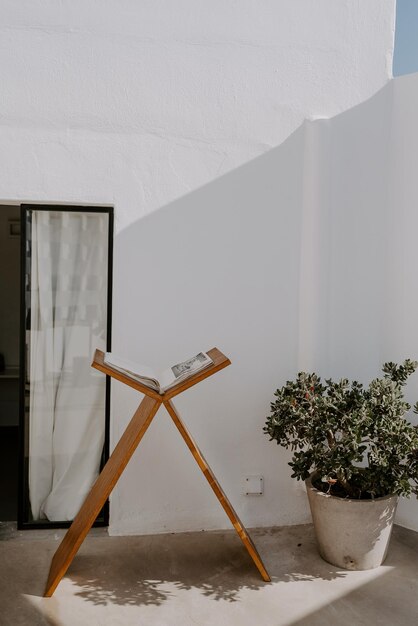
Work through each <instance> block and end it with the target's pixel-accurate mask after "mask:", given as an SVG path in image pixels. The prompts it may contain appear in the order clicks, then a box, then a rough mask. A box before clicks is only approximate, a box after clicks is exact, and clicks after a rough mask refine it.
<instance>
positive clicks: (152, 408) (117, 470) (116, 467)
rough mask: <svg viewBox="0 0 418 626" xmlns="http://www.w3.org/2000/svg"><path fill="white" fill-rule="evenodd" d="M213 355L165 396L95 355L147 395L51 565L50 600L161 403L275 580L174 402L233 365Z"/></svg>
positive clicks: (97, 361) (251, 550)
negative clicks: (184, 393)
mask: <svg viewBox="0 0 418 626" xmlns="http://www.w3.org/2000/svg"><path fill="white" fill-rule="evenodd" d="M208 354H209V356H210V357H211V358H212V360H213V362H214V363H213V365H211V366H210V367H208V368H206V369H205V370H203V371H201V372H198V373H197V374H194V375H193V376H191V377H190V378H188V379H187V380H185V381H183V382H180V383H178V384H177V385H176V386H175V387H172V388H171V389H169V390H168V391H167V392H166V393H164V394H159V393H157V392H156V391H153V390H152V389H149V388H148V387H146V386H145V385H142V384H141V383H139V382H136V381H135V380H133V379H131V378H129V377H127V376H124V375H123V374H121V373H120V372H117V371H116V370H114V369H112V368H111V367H109V366H107V365H105V364H104V361H103V359H104V354H103V352H101V351H100V350H96V354H95V356H94V361H93V363H92V367H95V368H96V369H98V370H100V371H101V372H104V373H105V374H107V375H108V376H111V377H112V378H116V379H117V380H119V381H121V382H122V383H125V385H129V386H130V387H133V388H134V389H136V390H137V391H140V392H141V393H143V394H144V395H145V397H144V399H143V400H142V402H141V404H140V405H139V407H138V408H137V410H136V412H135V413H134V415H133V417H132V419H131V421H130V422H129V424H128V426H127V428H126V430H125V432H124V433H123V435H122V437H121V438H120V440H119V443H118V444H117V446H116V447H115V449H114V451H113V453H112V455H111V456H110V458H109V460H108V461H107V463H106V465H105V466H104V468H103V470H102V472H101V473H100V475H99V477H98V478H97V480H96V482H95V483H94V485H93V487H92V488H91V491H90V493H89V495H88V496H87V498H86V500H85V501H84V504H83V506H82V507H81V509H80V511H79V512H78V514H77V515H76V517H75V518H74V521H73V523H72V524H71V526H70V528H69V529H68V531H67V534H66V535H65V537H64V539H63V540H62V542H61V544H60V545H59V546H58V549H57V551H56V552H55V554H54V557H53V559H52V562H51V568H50V570H49V576H48V582H47V584H46V588H45V593H44V596H45V597H50V596H52V594H53V593H54V591H55V589H56V588H57V585H58V584H59V582H60V580H61V578H62V577H63V576H64V574H65V573H66V571H67V569H68V567H69V566H70V564H71V562H72V560H73V558H74V557H75V555H76V553H77V551H78V549H79V547H80V546H81V544H82V543H83V541H84V539H85V538H86V536H87V533H88V532H89V530H90V528H91V527H92V525H93V523H94V520H95V519H96V517H97V515H98V514H99V512H100V510H101V508H102V507H103V505H104V503H105V502H106V500H107V498H108V497H109V495H110V493H111V491H112V489H113V487H114V486H115V485H116V483H117V481H118V479H119V477H120V475H121V474H122V472H123V470H124V469H125V467H126V465H127V463H128V461H129V459H130V458H131V456H132V454H133V453H134V451H135V449H136V447H137V446H138V444H139V442H140V441H141V439H142V437H143V436H144V434H145V432H146V430H147V428H148V426H149V425H150V424H151V422H152V420H153V418H154V416H155V414H156V413H157V411H158V409H159V408H160V406H161V404H164V406H165V408H166V409H167V411H168V413H169V415H170V417H171V418H172V420H173V422H174V424H175V425H176V427H177V428H178V430H179V432H180V434H181V436H182V437H183V439H184V441H185V442H186V444H187V446H188V448H189V450H190V452H191V453H192V454H193V456H194V458H195V459H196V461H197V464H198V465H199V467H200V469H201V470H202V472H203V474H204V475H205V478H206V480H207V481H208V483H209V484H210V486H211V487H212V489H213V491H214V492H215V495H216V497H217V498H218V500H219V502H220V503H221V505H222V506H223V508H224V510H225V512H226V514H227V515H228V517H229V519H230V520H231V522H232V525H233V526H234V528H235V530H236V531H237V533H238V535H239V537H240V539H241V541H242V542H243V544H244V546H245V547H246V548H247V550H248V553H249V555H250V556H251V558H252V560H253V561H254V563H255V565H256V567H257V568H258V570H259V572H260V574H261V576H262V578H263V580H265V581H270V576H269V574H268V572H267V570H266V568H265V567H264V564H263V561H262V560H261V558H260V555H259V554H258V552H257V549H256V547H255V546H254V544H253V542H252V540H251V538H250V536H249V535H248V532H247V531H246V529H245V527H244V526H243V524H242V523H241V522H240V520H239V518H238V515H237V514H236V513H235V511H234V509H233V508H232V506H231V503H230V502H229V500H228V498H227V497H226V495H225V494H224V492H223V491H222V488H221V486H220V484H219V483H218V481H217V480H216V478H215V476H214V474H213V472H212V470H211V469H210V467H209V465H208V464H207V463H206V461H205V459H204V457H203V455H202V453H201V452H200V450H199V448H198V447H197V445H196V443H195V442H194V440H193V438H192V436H191V435H190V433H189V431H188V430H187V428H186V426H185V425H184V423H183V421H182V420H181V418H180V416H179V414H178V413H177V411H176V409H175V408H174V405H173V403H172V402H171V398H173V397H174V396H177V395H178V394H179V393H181V392H182V391H185V390H186V389H188V388H189V387H192V386H193V385H195V384H196V383H199V382H200V381H201V380H204V379H205V378H207V377H208V376H212V374H215V372H218V371H219V370H221V369H223V368H224V367H226V366H227V365H230V363H231V362H230V360H229V359H228V358H227V357H226V356H224V355H223V354H222V352H220V351H219V350H218V349H217V348H213V349H212V350H209V352H208Z"/></svg>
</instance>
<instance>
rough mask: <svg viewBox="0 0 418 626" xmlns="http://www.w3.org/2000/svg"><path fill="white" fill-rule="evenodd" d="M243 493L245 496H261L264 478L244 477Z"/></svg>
mask: <svg viewBox="0 0 418 626" xmlns="http://www.w3.org/2000/svg"><path fill="white" fill-rule="evenodd" d="M244 493H245V495H246V496H262V495H263V493H264V478H263V477H262V476H245V480H244Z"/></svg>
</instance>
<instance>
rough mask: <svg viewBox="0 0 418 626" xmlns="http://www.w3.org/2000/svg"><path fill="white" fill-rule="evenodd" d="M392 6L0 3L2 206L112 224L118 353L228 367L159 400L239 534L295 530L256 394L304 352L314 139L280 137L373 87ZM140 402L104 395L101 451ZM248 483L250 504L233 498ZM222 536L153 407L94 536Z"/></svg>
mask: <svg viewBox="0 0 418 626" xmlns="http://www.w3.org/2000/svg"><path fill="white" fill-rule="evenodd" d="M394 5H395V2H394V0H385V1H383V0H369V1H368V2H367V3H365V2H357V1H356V2H353V1H351V0H340V1H338V2H336V1H335V0H299V1H298V2H294V1H293V0H280V1H278V0H265V1H264V2H263V3H259V2H254V1H250V0H243V1H240V2H234V1H232V0H231V1H228V2H225V1H222V2H221V1H220V0H215V1H212V2H210V3H209V2H204V1H203V0H200V1H196V0H178V1H177V2H176V3H173V2H170V1H169V0H165V1H158V0H154V1H152V2H151V1H150V2H141V3H137V2H134V0H131V1H128V0H125V1H123V2H120V1H116V0H113V1H107V2H99V1H98V0H96V1H83V2H82V1H81V0H78V1H72V2H69V1H68V2H61V3H59V4H57V3H55V2H52V1H51V2H45V1H42V2H40V1H39V2H36V1H35V2H34V1H32V2H28V1H26V2H20V3H12V2H4V3H3V5H2V9H3V11H2V21H1V26H0V33H1V38H0V59H1V60H0V63H1V66H2V101H1V107H0V166H1V170H0V171H1V172H2V176H1V179H0V198H1V199H2V200H3V201H4V202H5V203H11V202H12V203H13V202H19V201H32V202H37V201H39V202H63V203H83V204H86V203H92V204H113V205H114V206H115V214H116V238H115V266H114V285H115V295H114V325H113V337H114V342H113V343H114V349H115V350H117V351H118V352H121V353H123V354H125V355H126V356H127V357H130V358H133V359H136V360H140V361H149V362H150V363H151V364H156V365H157V364H160V365H161V364H162V365H165V364H168V363H170V362H171V361H172V360H176V359H179V358H182V357H183V356H184V357H186V356H189V355H190V354H193V353H194V352H195V351H196V350H200V349H202V348H203V349H206V348H210V347H211V346H212V345H217V346H218V347H219V348H221V349H222V350H223V351H224V352H225V353H226V354H228V355H229V356H230V357H231V359H232V361H233V365H232V366H231V367H229V368H228V369H227V370H225V371H224V372H222V373H220V374H218V375H217V376H216V377H213V379H211V380H210V381H209V380H208V381H207V382H205V383H203V384H202V385H200V386H199V387H197V388H195V389H193V390H190V391H189V392H188V393H187V394H185V395H184V397H182V398H181V399H180V398H179V400H178V403H177V404H178V407H179V408H180V409H181V410H182V413H183V414H184V418H185V420H186V422H187V423H188V424H189V425H190V428H191V430H192V432H193V433H194V435H195V436H196V439H197V441H198V442H199V443H200V445H201V447H202V449H203V451H204V453H205V455H206V457H207V459H208V461H209V463H210V464H211V465H212V466H213V469H214V472H215V474H216V475H217V476H218V478H219V480H220V482H221V484H222V485H223V487H224V488H225V491H226V493H227V494H228V495H229V497H230V499H231V501H232V503H233V504H234V506H235V507H236V509H237V511H238V513H239V514H240V515H241V517H242V519H243V521H244V522H245V523H246V524H248V525H250V526H251V525H264V524H266V525H267V524H286V523H297V522H302V521H306V520H307V508H306V503H305V498H304V496H303V491H302V489H300V488H299V486H298V485H297V484H295V483H294V482H293V481H292V480H291V479H290V472H289V468H288V467H287V465H286V462H287V457H286V455H285V454H284V453H283V452H282V451H280V450H278V449H276V448H275V447H274V446H273V444H270V443H269V442H268V441H267V439H266V438H265V437H264V436H263V434H262V432H261V428H262V425H263V423H264V416H265V415H266V413H267V412H268V409H269V402H270V399H271V398H272V392H273V391H274V389H275V388H276V387H277V385H279V384H281V383H282V382H283V380H284V379H285V378H286V377H289V376H293V375H294V372H295V369H296V368H297V367H298V366H299V365H300V364H301V363H302V362H303V361H304V360H306V359H308V357H309V358H311V357H312V355H313V356H315V355H314V353H313V352H312V351H313V350H314V347H315V339H314V338H313V334H312V333H313V331H314V329H315V328H316V326H315V324H316V321H315V320H313V321H312V319H311V318H310V317H309V315H306V311H307V310H308V309H307V308H306V306H308V305H309V302H311V301H312V302H314V301H315V298H316V295H315V293H314V292H312V291H310V287H309V285H310V282H309V278H308V276H309V271H311V272H313V273H314V275H315V271H314V270H315V267H320V264H321V262H322V261H321V259H322V257H321V256H318V252H317V246H316V239H315V237H314V238H312V232H313V231H312V228H316V226H315V225H316V223H317V222H316V221H315V219H313V218H312V211H314V210H315V211H320V210H321V207H320V201H319V198H320V196H319V195H318V193H319V192H320V191H321V190H320V189H317V191H318V193H316V192H314V187H313V185H315V180H318V178H317V168H319V167H320V166H319V164H318V159H317V158H316V150H317V146H316V141H317V139H316V132H317V131H316V128H317V127H316V126H315V125H312V124H310V125H308V126H309V129H307V128H306V126H305V127H303V128H301V129H299V130H296V129H297V128H298V127H299V126H300V124H301V123H302V122H303V120H304V119H305V118H311V117H316V116H325V117H327V116H334V115H336V114H338V113H340V112H342V111H344V110H347V109H350V108H351V107H353V106H354V105H356V104H358V103H360V102H362V101H364V100H365V99H367V98H368V97H370V96H371V95H373V94H374V93H375V92H377V91H378V90H379V89H380V88H381V87H382V86H383V85H384V84H385V83H387V82H388V80H389V78H390V76H391V59H392V52H393V29H394ZM320 125H321V124H319V126H320ZM312 126H314V127H315V128H312V129H311V127H312ZM319 126H318V128H319ZM295 130H296V132H294V134H293V135H291V133H292V132H293V131H295ZM290 135H291V136H290ZM286 138H288V139H287V140H286V141H284V140H285V139H286ZM283 141H284V143H282V142H283ZM275 146H279V147H278V148H276V149H272V148H274V147H275ZM255 157H258V158H255ZM238 166H242V167H238ZM321 193H322V192H321ZM315 202H316V203H317V204H316V205H315ZM161 207H165V208H161ZM156 209H160V210H158V211H156ZM313 215H315V213H314V214H313ZM321 215H322V213H321ZM321 219H322V218H321ZM317 234H318V233H317ZM312 242H313V243H312ZM202 251H204V257H203V260H201V254H202ZM301 303H302V304H304V306H303V307H302V306H301ZM305 305H306V306H305ZM299 312H301V313H300V314H299ZM307 346H309V349H308V347H307ZM309 355H310V356H309ZM137 401H138V398H137V397H136V395H135V394H134V393H131V392H130V391H127V390H124V389H122V388H120V386H118V385H114V388H113V401H112V428H113V440H114V441H116V440H117V438H118V436H119V435H120V434H121V432H122V430H123V428H124V426H125V425H126V423H127V420H128V419H129V417H130V414H131V413H132V411H133V409H134V408H135V405H136V403H137ZM256 473H261V474H263V475H264V477H265V495H264V496H263V497H260V498H248V497H245V496H243V495H242V481H243V478H244V476H245V475H247V474H256ZM299 496H300V497H299ZM228 525H229V522H228V520H227V518H226V516H225V515H224V513H223V511H222V510H221V509H220V508H219V506H218V504H217V502H216V500H215V499H214V497H213V496H212V494H211V493H210V490H209V489H208V488H207V487H206V485H205V484H204V479H203V478H202V477H201V476H200V475H199V471H198V468H197V466H195V464H194V461H193V459H192V457H191V456H190V454H189V452H188V451H187V449H186V448H185V446H184V444H183V443H182V441H181V440H180V438H179V437H178V435H177V433H176V432H175V431H174V428H173V427H172V426H171V424H170V422H169V419H168V418H167V417H166V416H164V414H163V411H161V414H159V415H158V416H157V418H156V420H155V423H153V425H152V428H151V429H150V431H149V433H147V435H146V437H145V439H144V441H143V442H142V443H141V453H138V454H137V455H136V456H135V457H134V458H133V459H132V461H131V463H130V465H129V466H128V468H127V470H126V472H125V474H124V475H123V477H122V478H121V481H120V484H119V486H118V487H117V489H116V490H115V492H114V496H113V498H112V506H111V527H110V531H111V532H113V533H115V534H117V533H126V532H133V533H136V532H158V531H163V530H189V529H199V528H219V527H227V526H228Z"/></svg>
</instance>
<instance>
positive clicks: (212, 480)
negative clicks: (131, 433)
mask: <svg viewBox="0 0 418 626" xmlns="http://www.w3.org/2000/svg"><path fill="white" fill-rule="evenodd" d="M164 406H165V408H166V409H167V411H168V413H169V414H170V417H171V418H172V420H173V422H174V424H175V425H176V426H177V428H178V430H179V431H180V434H181V436H182V437H183V439H184V441H185V442H186V444H187V446H188V448H189V450H190V452H191V453H192V454H193V456H194V458H195V459H196V461H197V464H198V465H199V467H200V469H201V470H202V472H203V474H204V476H205V478H206V480H207V481H208V483H209V485H210V486H211V487H212V489H213V491H214V492H215V495H216V497H217V498H218V500H219V502H220V503H221V505H222V507H223V508H224V510H225V513H226V514H227V515H228V517H229V519H230V520H231V522H232V525H233V526H234V528H235V530H236V531H237V533H238V535H239V537H240V539H241V541H242V543H243V544H244V546H245V547H246V549H247V550H248V554H249V555H250V557H251V558H252V560H253V561H254V564H255V566H256V567H257V569H258V571H259V572H260V574H261V577H262V579H263V580H265V581H266V582H269V581H270V580H271V578H270V576H269V574H268V572H267V570H266V568H265V567H264V563H263V561H262V560H261V557H260V555H259V554H258V552H257V548H256V547H255V545H254V544H253V542H252V540H251V537H250V536H249V534H248V532H247V530H246V529H245V527H244V526H243V524H242V523H241V521H240V519H239V517H238V515H237V514H236V512H235V511H234V509H233V508H232V505H231V503H230V502H229V500H228V498H227V497H226V495H225V493H224V492H223V490H222V487H221V486H220V484H219V483H218V481H217V480H216V477H215V475H214V474H213V472H212V470H211V469H210V467H209V465H208V464H207V462H206V460H205V458H204V456H203V454H202V453H201V451H200V450H199V448H198V446H197V445H196V443H195V441H194V440H193V438H192V436H191V435H190V433H189V431H188V430H187V428H186V426H185V425H184V423H183V421H182V420H181V418H180V415H179V414H178V413H177V411H176V409H175V407H174V405H173V403H172V402H171V400H166V401H164Z"/></svg>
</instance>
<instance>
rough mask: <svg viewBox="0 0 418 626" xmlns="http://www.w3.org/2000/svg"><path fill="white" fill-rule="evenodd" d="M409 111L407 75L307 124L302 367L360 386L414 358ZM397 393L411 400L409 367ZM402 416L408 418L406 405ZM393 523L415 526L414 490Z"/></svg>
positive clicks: (416, 193)
mask: <svg viewBox="0 0 418 626" xmlns="http://www.w3.org/2000/svg"><path fill="white" fill-rule="evenodd" d="M417 110H418V74H413V75H410V76H405V77H402V78H396V79H394V80H392V81H391V82H390V83H389V84H388V85H387V86H385V87H384V88H383V89H382V90H381V91H380V92H379V93H377V94H376V95H375V96H374V97H372V98H371V99H370V100H368V101H367V102H365V103H363V104H361V105H359V106H357V107H354V108H353V109H351V110H350V111H347V112H345V113H343V114H341V115H339V116H337V117H335V118H334V119H330V120H323V121H318V122H315V123H314V124H311V126H313V127H314V128H311V129H310V135H311V136H313V142H314V148H313V152H314V154H315V155H316V159H317V166H316V171H315V174H316V176H315V188H314V189H313V194H312V198H313V201H312V211H313V212H315V211H316V214H317V215H318V216H319V223H320V227H319V228H317V232H316V234H315V232H314V231H312V232H313V236H314V243H312V250H313V252H311V257H310V258H311V259H313V265H314V267H315V271H314V272H312V271H311V272H310V273H305V276H307V277H309V278H310V279H311V282H310V285H309V287H310V291H308V294H311V295H310V297H309V300H307V298H306V296H305V300H307V303H309V307H310V308H309V311H313V312H314V314H313V316H311V317H310V319H309V322H307V323H305V324H304V325H301V332H303V333H304V338H305V340H304V342H303V346H304V352H303V355H302V358H301V364H302V366H303V367H304V368H308V369H311V368H312V369H316V370H318V371H321V372H323V374H324V375H325V376H333V377H335V378H338V377H343V376H344V377H349V378H355V379H358V380H361V381H362V382H364V383H368V382H369V381H370V380H371V379H372V378H375V377H376V376H380V375H381V365H382V364H383V363H384V362H385V361H394V362H397V363H400V362H401V361H403V360H404V359H405V358H408V357H409V358H412V359H416V360H418V326H417V323H416V317H417V310H418V289H417V279H416V271H417V267H418V247H417V245H416V233H417V231H418V214H417V210H416V206H417V201H418V182H417V176H416V171H415V170H416V163H417V161H418V124H417V118H416V111H417ZM318 206H319V207H320V210H319V211H318V209H317V207H318ZM308 261H309V259H308ZM304 284H305V285H306V278H305V283H304ZM305 317H308V316H307V315H306V316H305ZM406 397H407V400H408V401H409V402H410V403H411V404H412V405H413V404H415V402H416V401H417V400H418V373H417V372H416V373H415V374H414V375H413V376H412V377H411V379H410V381H409V383H408V385H407V388H406ZM409 418H410V420H411V421H412V423H414V424H418V419H417V416H416V415H414V414H412V411H411V413H410V415H409ZM396 521H397V522H398V523H399V524H401V525H403V526H406V527H408V528H412V529H414V530H418V500H417V499H416V498H415V497H413V498H411V499H410V500H402V501H401V502H400V505H399V508H398V514H397V520H396Z"/></svg>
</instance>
